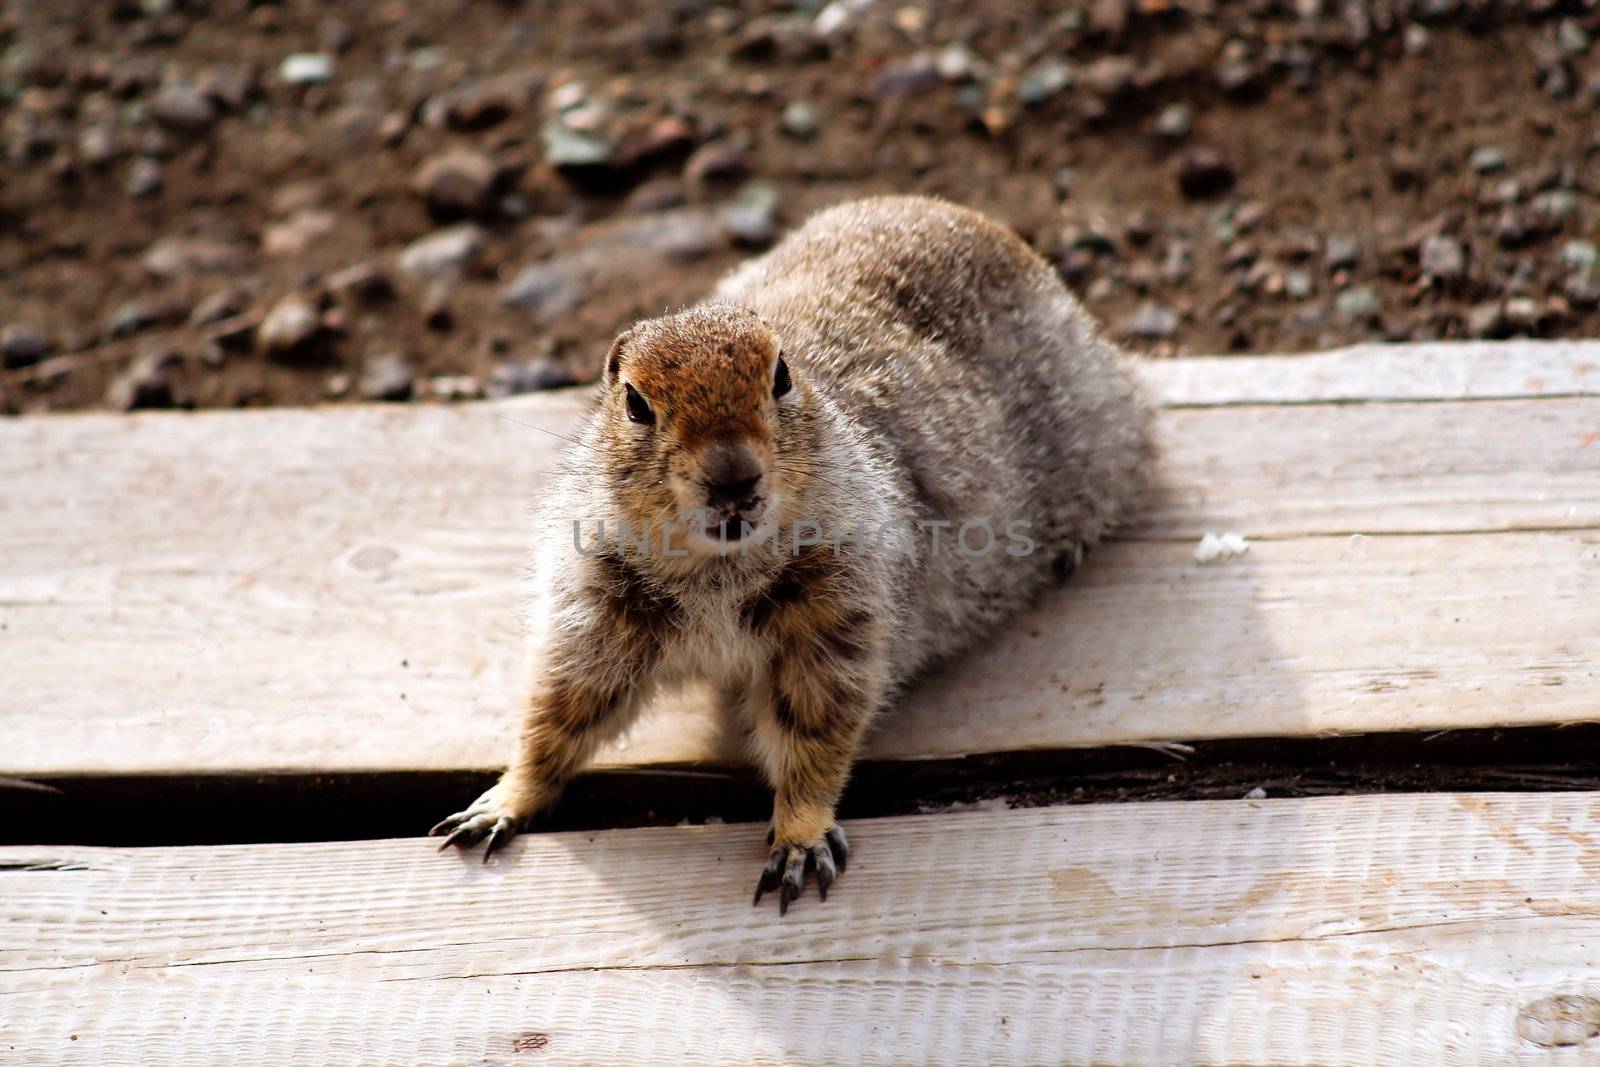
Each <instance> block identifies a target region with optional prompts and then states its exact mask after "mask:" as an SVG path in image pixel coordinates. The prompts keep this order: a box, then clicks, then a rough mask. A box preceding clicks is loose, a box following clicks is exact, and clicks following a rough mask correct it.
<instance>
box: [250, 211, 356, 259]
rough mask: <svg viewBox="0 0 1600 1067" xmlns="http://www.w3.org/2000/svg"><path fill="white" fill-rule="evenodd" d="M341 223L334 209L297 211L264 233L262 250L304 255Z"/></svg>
mask: <svg viewBox="0 0 1600 1067" xmlns="http://www.w3.org/2000/svg"><path fill="white" fill-rule="evenodd" d="M338 226H339V219H338V217H337V216H336V215H334V213H333V212H331V211H319V210H316V209H314V208H308V209H304V210H301V211H296V212H295V213H294V214H293V215H290V216H289V217H288V218H287V219H285V220H283V221H282V222H276V223H273V224H272V225H271V226H268V227H267V228H266V230H265V231H263V232H262V234H261V251H262V252H264V253H266V254H267V255H269V256H303V255H305V253H306V252H308V251H310V250H311V248H312V247H313V246H314V245H316V244H317V242H318V241H320V240H322V239H323V238H324V237H327V236H328V235H330V234H332V233H333V232H334V230H336V229H338Z"/></svg>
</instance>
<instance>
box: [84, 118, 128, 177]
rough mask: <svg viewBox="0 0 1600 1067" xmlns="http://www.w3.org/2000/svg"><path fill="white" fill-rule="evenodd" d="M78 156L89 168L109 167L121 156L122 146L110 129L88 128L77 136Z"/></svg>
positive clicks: (114, 132)
mask: <svg viewBox="0 0 1600 1067" xmlns="http://www.w3.org/2000/svg"><path fill="white" fill-rule="evenodd" d="M78 154H79V155H80V156H82V157H83V161H84V162H85V163H87V164H89V166H91V167H94V168H96V169H99V168H102V167H109V166H110V165H111V164H113V163H115V162H116V161H117V158H118V157H119V156H121V155H122V145H121V144H120V143H119V142H118V140H117V134H116V131H115V130H113V129H112V128H111V127H109V126H90V127H88V128H86V129H85V130H84V131H83V132H82V133H80V134H78Z"/></svg>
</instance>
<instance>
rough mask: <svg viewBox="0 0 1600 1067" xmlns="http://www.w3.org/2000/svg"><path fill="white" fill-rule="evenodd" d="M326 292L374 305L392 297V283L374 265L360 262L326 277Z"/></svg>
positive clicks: (385, 274) (385, 273)
mask: <svg viewBox="0 0 1600 1067" xmlns="http://www.w3.org/2000/svg"><path fill="white" fill-rule="evenodd" d="M328 292H330V293H332V294H334V295H335V296H339V297H347V298H350V299H354V300H357V301H359V302H361V303H365V304H376V303H378V302H380V301H383V300H387V299H389V298H390V297H392V296H394V282H393V281H391V280H390V278H389V275H388V273H387V272H386V271H385V270H384V269H383V268H382V267H380V266H378V265H377V264H376V263H372V262H361V263H356V264H354V265H352V266H349V267H346V268H344V269H343V270H341V271H337V272H335V273H333V274H331V275H329V276H328Z"/></svg>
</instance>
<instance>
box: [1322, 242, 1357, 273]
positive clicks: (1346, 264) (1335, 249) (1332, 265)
mask: <svg viewBox="0 0 1600 1067" xmlns="http://www.w3.org/2000/svg"><path fill="white" fill-rule="evenodd" d="M1359 262H1361V245H1360V243H1359V242H1358V241H1356V239H1355V238H1354V237H1347V236H1344V235H1342V234H1334V235H1331V236H1330V237H1329V238H1328V245H1327V247H1326V249H1324V250H1323V253H1322V263H1323V266H1325V267H1327V268H1328V269H1329V270H1331V271H1340V270H1349V269H1351V268H1352V267H1354V266H1355V265H1356V264H1357V263H1359Z"/></svg>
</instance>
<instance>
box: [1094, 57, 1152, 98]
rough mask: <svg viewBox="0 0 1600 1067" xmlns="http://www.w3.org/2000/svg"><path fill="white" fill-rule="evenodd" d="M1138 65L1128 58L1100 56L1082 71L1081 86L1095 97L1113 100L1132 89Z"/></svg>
mask: <svg viewBox="0 0 1600 1067" xmlns="http://www.w3.org/2000/svg"><path fill="white" fill-rule="evenodd" d="M1138 72H1139V68H1138V65H1137V64H1135V63H1134V61H1133V59H1132V57H1130V56H1102V57H1100V58H1099V59H1097V60H1095V61H1094V62H1093V63H1090V64H1089V65H1088V66H1087V67H1085V68H1084V69H1083V79H1082V80H1083V84H1084V86H1085V87H1087V88H1088V89H1089V90H1090V91H1091V92H1093V93H1094V94H1095V95H1097V96H1102V97H1104V98H1106V99H1107V100H1111V99H1115V98H1116V97H1119V96H1121V95H1122V94H1123V93H1125V92H1127V91H1128V90H1129V89H1131V88H1133V81H1134V76H1135V75H1136V74H1138Z"/></svg>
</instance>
